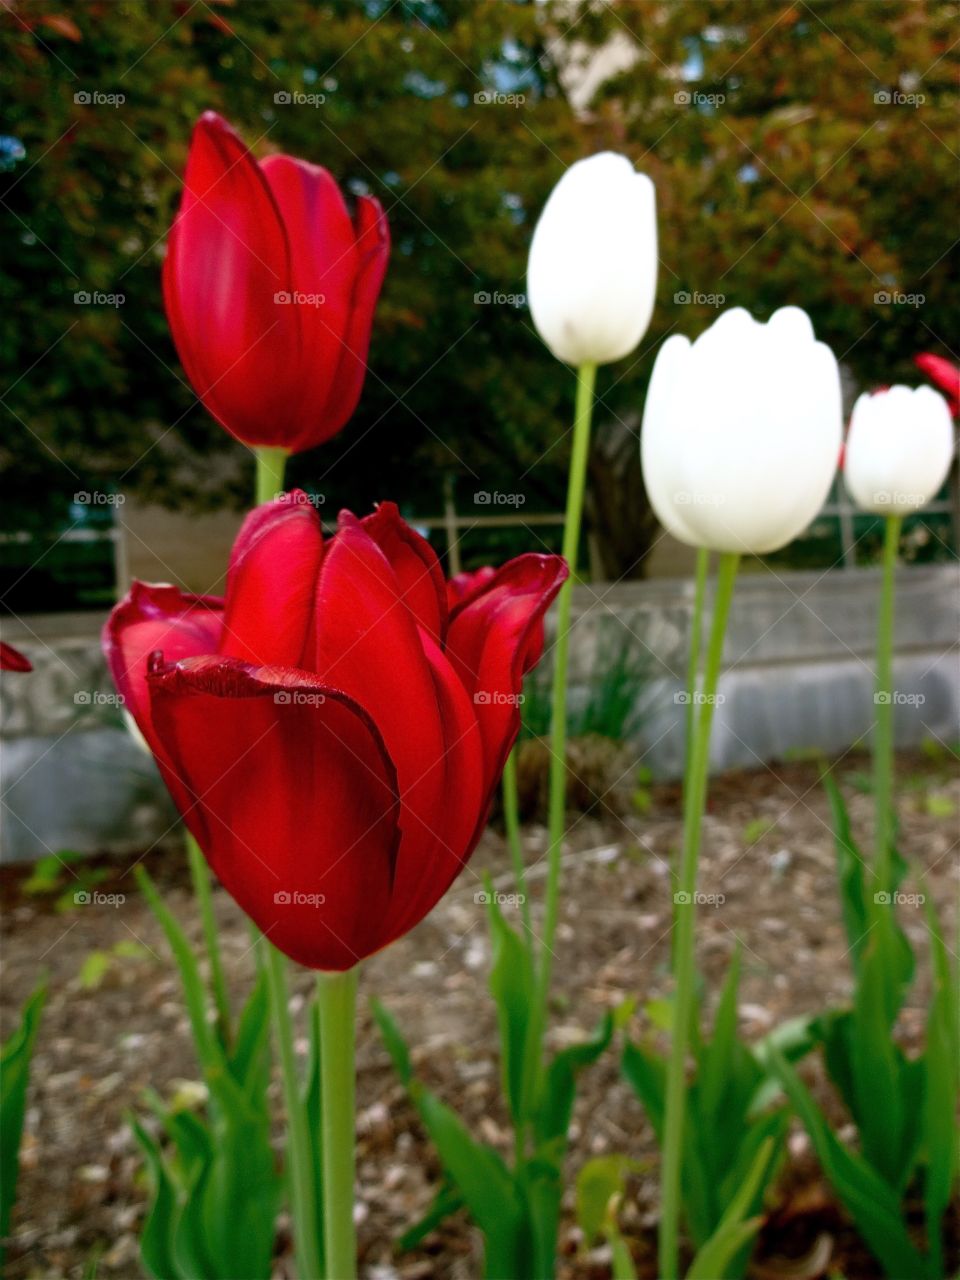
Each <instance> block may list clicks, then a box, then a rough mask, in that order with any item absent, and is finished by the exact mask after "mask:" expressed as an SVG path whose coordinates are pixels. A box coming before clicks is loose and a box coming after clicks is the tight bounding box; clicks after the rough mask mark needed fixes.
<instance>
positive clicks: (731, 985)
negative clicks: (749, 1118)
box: [697, 944, 740, 1117]
mask: <svg viewBox="0 0 960 1280" xmlns="http://www.w3.org/2000/svg"><path fill="white" fill-rule="evenodd" d="M739 985H740V946H739V944H738V945H737V947H736V949H735V950H734V953H733V957H732V959H731V961H730V968H729V970H728V971H727V978H726V981H725V982H724V984H723V990H722V992H721V993H720V1002H719V1004H718V1006H717V1016H716V1019H715V1022H714V1027H713V1036H712V1038H711V1039H710V1041H709V1043H708V1044H707V1045H706V1046H705V1047H704V1048H703V1050H702V1052H701V1055H700V1063H699V1069H698V1071H697V1083H698V1085H699V1091H700V1106H701V1110H702V1113H703V1114H704V1115H707V1116H711V1117H712V1116H716V1115H718V1114H719V1111H720V1104H721V1102H722V1100H723V1095H724V1092H725V1090H726V1089H727V1086H728V1084H729V1082H730V1077H731V1074H732V1071H733V1062H734V1056H735V1047H736V1045H737V992H738V989H739Z"/></svg>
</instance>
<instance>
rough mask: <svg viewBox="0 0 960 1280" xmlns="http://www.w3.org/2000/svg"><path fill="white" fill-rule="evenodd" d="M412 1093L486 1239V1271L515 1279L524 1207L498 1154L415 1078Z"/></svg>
mask: <svg viewBox="0 0 960 1280" xmlns="http://www.w3.org/2000/svg"><path fill="white" fill-rule="evenodd" d="M411 1095H412V1097H413V1100H414V1102H415V1104H416V1107H417V1110H418V1112H419V1113H420V1118H421V1120H422V1121H423V1124H424V1127H425V1129H426V1130H427V1132H428V1133H429V1134H430V1137H431V1139H432V1140H433V1143H434V1146H435V1147H436V1148H437V1154H438V1155H439V1157H440V1162H441V1164H442V1165H443V1167H444V1170H445V1172H446V1174H447V1177H448V1178H449V1179H450V1181H451V1182H452V1183H453V1184H454V1186H456V1187H457V1189H458V1190H459V1192H460V1194H461V1195H462V1196H463V1200H464V1203H465V1204H466V1206H467V1208H468V1209H469V1210H470V1213H471V1215H472V1216H473V1219H474V1221H475V1222H476V1223H477V1226H478V1227H479V1228H480V1230H481V1231H482V1232H483V1234H484V1237H485V1242H486V1259H485V1275H486V1276H488V1277H490V1280H518V1278H519V1277H522V1276H523V1275H525V1274H526V1267H525V1265H524V1256H525V1241H524V1225H525V1224H524V1217H525V1214H524V1206H523V1204H522V1203H521V1197H520V1196H519V1195H518V1187H517V1184H516V1182H515V1181H514V1179H513V1178H512V1177H511V1175H510V1171H509V1170H508V1169H507V1167H506V1165H505V1164H504V1163H503V1161H502V1160H501V1158H500V1157H499V1156H498V1155H497V1153H496V1152H495V1151H494V1150H492V1149H491V1148H490V1147H487V1146H485V1145H484V1144H483V1143H480V1142H477V1141H476V1140H475V1139H474V1138H472V1137H471V1136H470V1134H469V1132H468V1131H467V1129H466V1127H465V1126H464V1124H463V1122H462V1121H461V1120H460V1118H459V1116H457V1115H456V1114H455V1113H454V1112H453V1111H451V1109H450V1108H449V1107H448V1106H446V1105H445V1104H444V1103H442V1102H441V1101H440V1100H439V1098H437V1097H436V1096H435V1095H434V1094H432V1093H430V1092H429V1090H427V1089H424V1088H423V1086H422V1085H420V1083H419V1082H418V1081H414V1082H413V1084H412V1086H411Z"/></svg>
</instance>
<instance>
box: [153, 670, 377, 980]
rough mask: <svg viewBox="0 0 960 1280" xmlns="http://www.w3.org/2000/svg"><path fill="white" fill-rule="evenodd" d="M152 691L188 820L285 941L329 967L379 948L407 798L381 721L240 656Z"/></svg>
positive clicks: (277, 941) (308, 960)
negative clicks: (400, 797) (401, 801)
mask: <svg viewBox="0 0 960 1280" xmlns="http://www.w3.org/2000/svg"><path fill="white" fill-rule="evenodd" d="M150 694H151V700H152V706H153V715H154V723H155V724H156V727H157V733H158V735H159V737H160V740H161V742H162V744H163V746H164V748H165V757H164V758H165V759H166V760H167V761H169V762H170V764H169V766H164V765H163V763H161V768H162V770H163V771H164V774H165V776H167V775H168V771H169V770H170V769H172V770H173V771H174V772H175V779H174V781H175V785H174V786H172V787H171V791H172V792H173V794H174V798H175V799H177V798H178V792H179V794H180V796H181V797H182V796H185V797H186V802H185V803H184V802H183V801H182V800H181V799H178V804H179V805H180V806H181V813H182V814H183V817H184V820H185V821H186V823H187V826H188V827H189V828H190V830H191V831H192V832H193V834H194V836H195V837H196V839H197V841H198V843H199V845H200V847H201V849H202V850H203V852H204V854H205V855H206V857H207V860H208V861H209V863H210V865H211V867H212V868H213V870H214V871H215V872H216V874H217V876H218V877H219V879H220V880H221V882H222V883H223V884H224V886H225V887H226V889H227V890H228V891H229V893H230V894H231V895H232V896H233V897H234V898H235V899H236V901H237V902H238V903H239V905H240V906H241V907H242V908H243V910H244V911H245V912H246V913H247V915H249V916H250V917H251V919H253V920H254V921H255V922H256V924H257V925H258V926H259V927H260V929H262V930H263V932H264V933H265V934H266V935H267V937H268V938H269V940H270V941H271V942H272V943H273V945H274V946H276V947H279V948H280V950H281V951H283V952H285V953H286V954H287V955H288V956H290V957H291V958H292V959H294V960H296V961H298V962H299V963H300V964H304V965H308V966H309V967H310V968H313V969H329V970H342V969H348V968H350V967H352V966H353V965H354V964H356V963H357V962H358V961H359V960H361V959H362V958H363V957H364V956H366V955H369V954H370V953H371V952H373V951H376V950H378V949H379V948H380V947H381V946H382V945H383V943H384V941H385V933H384V922H385V918H386V913H387V909H388V904H389V901H390V896H391V892H392V886H393V877H394V866H395V860H396V848H397V839H398V830H397V815H398V803H397V788H396V777H395V774H394V770H393V767H392V765H391V762H390V759H389V756H388V755H387V753H386V750H385V748H384V745H383V741H382V739H381V737H380V735H379V733H378V732H377V729H376V727H375V725H374V724H373V722H372V721H371V720H370V718H369V716H367V714H366V713H365V712H364V711H363V710H362V709H361V708H360V707H358V706H357V705H356V704H355V703H353V702H352V701H351V699H349V698H347V697H345V696H344V695H343V694H342V693H341V692H339V691H338V690H335V689H330V688H329V687H327V686H326V685H324V684H323V683H322V682H321V681H319V680H315V679H314V678H312V677H310V676H308V675H307V674H306V673H304V672H298V671H290V670H284V669H282V668H260V669H257V668H254V667H250V666H248V665H246V664H245V663H241V662H236V661H234V660H230V659H218V658H208V659H199V660H196V661H193V662H186V663H182V664H180V665H179V666H177V667H173V668H166V669H163V670H157V671H155V672H154V674H152V675H151V677H150ZM311 895H312V896H313V897H312V898H311ZM320 897H322V901H319V898H320Z"/></svg>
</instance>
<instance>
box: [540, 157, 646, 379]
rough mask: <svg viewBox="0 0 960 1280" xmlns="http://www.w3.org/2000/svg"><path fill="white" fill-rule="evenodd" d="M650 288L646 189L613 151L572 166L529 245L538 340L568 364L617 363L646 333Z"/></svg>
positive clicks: (639, 176)
mask: <svg viewBox="0 0 960 1280" xmlns="http://www.w3.org/2000/svg"><path fill="white" fill-rule="evenodd" d="M656 288H657V220H656V208H655V194H654V186H653V183H652V182H651V181H650V179H649V178H648V177H647V175H646V174H644V173H637V171H636V170H635V169H634V167H633V165H632V164H631V163H630V161H629V160H628V159H627V158H626V156H620V155H616V154H615V153H614V152H612V151H604V152H602V153H601V154H600V155H596V156H591V157H590V158H589V159H588V160H578V161H577V163H576V164H572V165H571V166H570V168H569V169H568V170H567V171H566V173H565V174H564V175H563V177H562V178H561V179H560V181H559V182H558V183H557V185H556V186H555V187H554V189H553V191H552V192H551V193H550V198H549V199H548V200H547V203H546V205H545V206H544V209H543V212H542V213H541V215H540V221H539V222H538V223H537V225H536V228H535V230H534V233H533V241H532V243H531V245H530V259H529V262H528V263H527V296H528V298H529V300H530V313H531V315H532V316H533V323H534V324H535V325H536V327H537V332H538V333H539V334H540V337H541V338H542V339H543V340H544V342H545V343H546V344H547V346H548V347H549V348H550V350H551V351H552V352H553V354H554V355H555V356H556V357H557V359H558V360H563V361H565V362H566V363H567V364H573V365H579V364H583V363H590V364H609V363H610V361H612V360H619V359H620V358H621V357H622V356H625V355H629V353H630V352H631V351H632V350H633V349H634V347H635V346H636V345H637V343H638V342H639V341H640V339H641V338H642V337H643V335H644V333H645V332H646V330H647V325H648V324H649V323H650V316H651V314H652V312H653V302H654V297H655V294H656Z"/></svg>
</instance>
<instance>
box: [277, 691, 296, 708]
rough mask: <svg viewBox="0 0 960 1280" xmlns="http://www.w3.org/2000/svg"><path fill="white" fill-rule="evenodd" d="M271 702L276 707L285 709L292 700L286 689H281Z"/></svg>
mask: <svg viewBox="0 0 960 1280" xmlns="http://www.w3.org/2000/svg"><path fill="white" fill-rule="evenodd" d="M273 701H274V703H275V704H276V705H277V706H278V707H287V706H289V705H290V703H291V702H292V701H293V698H292V696H291V695H290V694H289V693H288V692H287V690H286V689H281V690H280V691H279V692H278V693H275V694H274V695H273Z"/></svg>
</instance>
